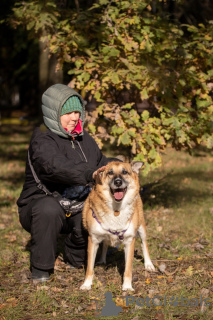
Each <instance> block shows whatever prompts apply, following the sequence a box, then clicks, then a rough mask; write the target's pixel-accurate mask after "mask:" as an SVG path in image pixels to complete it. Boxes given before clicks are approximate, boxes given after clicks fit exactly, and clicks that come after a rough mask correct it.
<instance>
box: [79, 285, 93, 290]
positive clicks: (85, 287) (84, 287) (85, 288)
mask: <svg viewBox="0 0 213 320" xmlns="http://www.w3.org/2000/svg"><path fill="white" fill-rule="evenodd" d="M80 290H91V285H89V284H84V283H83V284H82V286H80Z"/></svg>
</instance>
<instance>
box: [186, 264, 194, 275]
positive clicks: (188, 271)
mask: <svg viewBox="0 0 213 320" xmlns="http://www.w3.org/2000/svg"><path fill="white" fill-rule="evenodd" d="M193 271H194V268H193V266H189V267H188V268H187V269H186V271H185V275H186V276H189V277H191V276H192V275H193Z"/></svg>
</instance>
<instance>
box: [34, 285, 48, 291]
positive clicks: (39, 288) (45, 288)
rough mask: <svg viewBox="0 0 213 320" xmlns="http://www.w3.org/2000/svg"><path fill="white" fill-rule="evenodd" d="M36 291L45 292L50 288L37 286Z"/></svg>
mask: <svg viewBox="0 0 213 320" xmlns="http://www.w3.org/2000/svg"><path fill="white" fill-rule="evenodd" d="M36 289H37V291H38V290H45V291H47V290H49V289H50V287H48V286H37V288H36Z"/></svg>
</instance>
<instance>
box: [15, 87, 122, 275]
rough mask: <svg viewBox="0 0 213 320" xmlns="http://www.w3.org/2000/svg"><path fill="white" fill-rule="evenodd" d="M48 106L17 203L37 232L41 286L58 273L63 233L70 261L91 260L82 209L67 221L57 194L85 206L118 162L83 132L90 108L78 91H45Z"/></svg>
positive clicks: (26, 224) (34, 256) (35, 258)
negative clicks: (92, 187)
mask: <svg viewBox="0 0 213 320" xmlns="http://www.w3.org/2000/svg"><path fill="white" fill-rule="evenodd" d="M42 103H43V104H42V112H43V119H44V124H43V125H42V126H40V127H39V128H36V129H35V130H34V132H33V135H32V138H31V141H30V146H29V151H28V160H27V163H26V172H25V173H26V178H25V183H24V186H23V190H22V192H21V195H20V197H19V199H18V201H17V205H18V208H19V217H20V222H21V225H22V226H23V228H24V229H25V230H27V231H28V232H30V233H31V256H30V262H31V271H32V279H36V280H38V281H46V280H48V279H49V275H50V274H51V273H52V272H53V269H54V263H55V257H56V247H57V237H58V235H59V233H65V234H68V236H67V238H66V240H65V256H66V260H67V262H69V263H70V264H71V265H72V266H74V267H80V266H82V265H83V264H84V263H85V260H86V248H87V234H86V232H85V231H84V230H83V228H82V222H81V210H80V211H79V212H78V213H77V214H75V215H71V217H69V218H67V217H66V214H65V213H66V212H65V210H64V209H63V207H62V206H61V205H60V203H59V200H58V197H54V196H52V195H51V193H53V192H57V194H60V195H66V197H67V195H69V196H70V197H71V198H72V199H75V200H80V201H83V200H85V197H86V196H87V195H88V190H89V186H88V185H89V183H91V182H93V176H94V174H96V172H97V170H98V169H99V171H100V170H102V169H100V168H102V167H103V166H105V165H106V164H107V163H108V162H110V161H113V160H117V159H113V158H106V157H105V156H104V155H103V154H102V153H101V151H100V149H99V148H98V146H97V144H96V142H95V141H94V139H93V138H92V137H91V136H90V135H89V134H88V133H87V132H86V131H85V130H83V125H84V120H85V104H84V100H83V99H82V97H81V96H80V95H79V94H78V93H77V92H75V91H74V90H73V89H71V88H69V87H68V86H66V85H63V84H56V85H53V86H51V87H50V88H49V89H47V90H46V91H45V93H44V94H43V96H42ZM33 171H34V172H33ZM36 180H39V182H40V188H39V187H38V186H39V183H38V181H37V182H36ZM41 185H42V187H41ZM45 191H46V192H45Z"/></svg>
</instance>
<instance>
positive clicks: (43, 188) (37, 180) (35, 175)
mask: <svg viewBox="0 0 213 320" xmlns="http://www.w3.org/2000/svg"><path fill="white" fill-rule="evenodd" d="M28 161H29V165H30V169H31V171H32V174H33V177H34V179H35V182H36V183H37V188H38V189H40V190H42V191H44V192H45V193H46V194H47V195H48V196H52V195H53V194H52V192H50V191H49V190H48V189H47V188H46V187H45V185H44V184H43V183H42V182H41V180H39V178H38V176H37V174H36V172H35V170H34V168H33V165H32V162H31V160H30V152H29V150H28Z"/></svg>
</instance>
